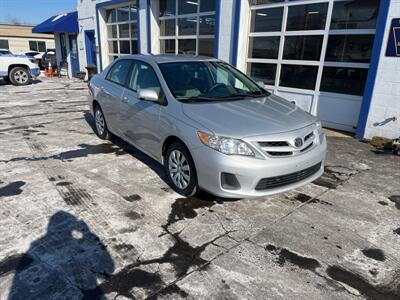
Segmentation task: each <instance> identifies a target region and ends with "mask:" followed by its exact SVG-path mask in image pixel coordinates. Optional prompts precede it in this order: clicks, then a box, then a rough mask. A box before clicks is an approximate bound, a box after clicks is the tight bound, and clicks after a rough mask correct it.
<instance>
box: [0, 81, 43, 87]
mask: <svg viewBox="0 0 400 300" xmlns="http://www.w3.org/2000/svg"><path fill="white" fill-rule="evenodd" d="M41 82H42V81H41V80H40V79H33V80H32V82H31V84H38V83H41ZM3 85H12V84H11V83H9V82H7V81H5V80H4V79H0V86H3Z"/></svg>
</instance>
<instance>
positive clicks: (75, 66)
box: [69, 35, 79, 77]
mask: <svg viewBox="0 0 400 300" xmlns="http://www.w3.org/2000/svg"><path fill="white" fill-rule="evenodd" d="M69 54H70V57H71V73H72V77H77V74H78V72H79V57H78V43H77V40H76V35H70V36H69Z"/></svg>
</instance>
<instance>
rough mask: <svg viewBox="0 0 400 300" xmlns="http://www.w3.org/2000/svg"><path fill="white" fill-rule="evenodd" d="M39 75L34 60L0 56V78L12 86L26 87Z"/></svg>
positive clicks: (15, 56)
mask: <svg viewBox="0 0 400 300" xmlns="http://www.w3.org/2000/svg"><path fill="white" fill-rule="evenodd" d="M39 75H40V69H39V66H38V65H37V64H36V63H35V60H34V59H30V58H28V57H26V56H17V55H12V54H0V77H3V79H4V80H5V81H7V82H11V83H12V84H14V85H28V84H30V83H31V82H32V78H36V77H37V76H39Z"/></svg>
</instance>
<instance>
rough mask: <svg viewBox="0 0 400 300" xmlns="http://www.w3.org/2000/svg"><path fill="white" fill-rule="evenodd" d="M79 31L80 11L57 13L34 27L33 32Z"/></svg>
mask: <svg viewBox="0 0 400 300" xmlns="http://www.w3.org/2000/svg"><path fill="white" fill-rule="evenodd" d="M56 32H58V33H60V32H71V33H78V32H79V24H78V12H77V11H74V12H70V13H67V14H65V15H62V14H60V15H55V16H52V17H51V18H49V19H47V20H46V21H44V22H42V23H40V24H39V25H37V26H35V27H33V28H32V33H56Z"/></svg>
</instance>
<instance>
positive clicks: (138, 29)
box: [136, 0, 142, 54]
mask: <svg viewBox="0 0 400 300" xmlns="http://www.w3.org/2000/svg"><path fill="white" fill-rule="evenodd" d="M136 7H137V32H138V40H137V41H138V43H137V46H138V53H139V54H142V48H141V42H140V40H141V39H140V0H137V1H136Z"/></svg>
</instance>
